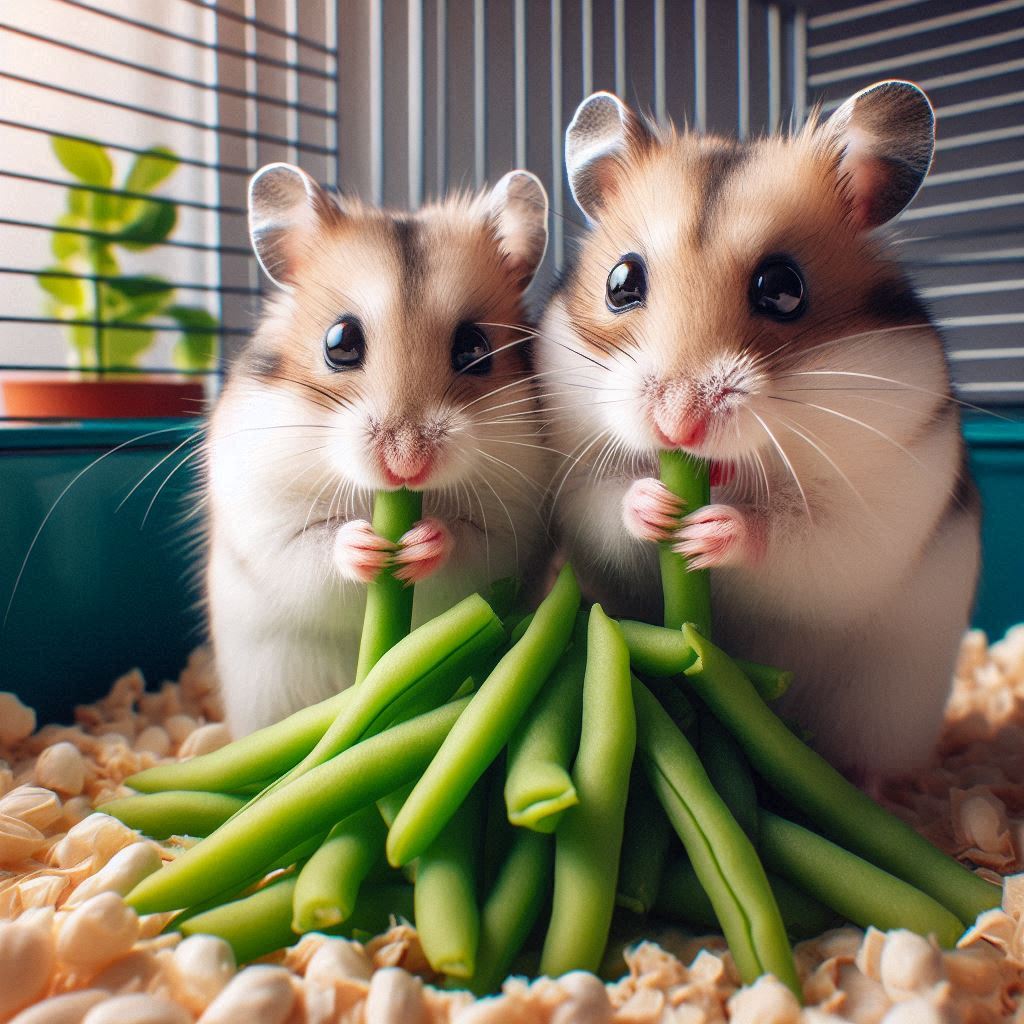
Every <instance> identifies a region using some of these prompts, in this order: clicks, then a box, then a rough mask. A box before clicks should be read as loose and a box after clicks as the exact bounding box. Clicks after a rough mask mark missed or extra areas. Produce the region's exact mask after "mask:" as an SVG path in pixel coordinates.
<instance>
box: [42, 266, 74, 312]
mask: <svg viewBox="0 0 1024 1024" xmlns="http://www.w3.org/2000/svg"><path fill="white" fill-rule="evenodd" d="M46 270H47V271H49V273H47V272H46V271H44V272H43V273H41V274H37V275H36V280H37V281H38V282H39V286H40V287H41V288H42V289H43V291H45V292H49V294H50V295H52V296H53V297H54V298H55V299H56V300H57V301H58V302H59V303H61V304H62V305H65V306H74V307H75V308H76V309H77V308H81V307H83V306H85V302H86V292H85V282H84V281H82V280H80V279H79V278H77V277H53V276H51V274H52V273H53V272H54V271H56V272H58V273H60V272H61V271H62V270H63V268H62V267H47V268H46Z"/></svg>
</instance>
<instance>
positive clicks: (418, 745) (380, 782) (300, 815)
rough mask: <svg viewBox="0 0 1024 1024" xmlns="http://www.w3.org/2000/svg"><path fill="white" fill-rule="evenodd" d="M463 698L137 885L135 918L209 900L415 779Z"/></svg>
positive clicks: (316, 773)
mask: <svg viewBox="0 0 1024 1024" xmlns="http://www.w3.org/2000/svg"><path fill="white" fill-rule="evenodd" d="M469 700H470V698H468V697H467V698H463V699H462V700H460V701H453V702H452V703H451V704H446V705H445V706H444V707H441V708H438V709H437V710H436V711H432V712H430V713H429V714H426V715H421V716H420V717H419V718H414V719H412V720H411V721H409V722H404V723H402V724H401V725H396V726H395V727H394V728H393V729H388V730H387V732H383V733H380V734H379V735H377V736H374V737H372V738H371V739H368V740H364V741H363V742H361V743H358V744H356V745H355V746H354V747H351V748H349V749H348V750H346V751H345V752H344V753H342V754H339V755H338V756H337V757H334V758H332V759H331V760H330V761H328V762H327V763H325V764H322V765H319V766H318V767H316V768H313V769H312V770H311V771H309V772H307V773H306V774H305V775H303V776H302V777H301V778H299V779H296V780H295V781H294V782H292V783H291V784H290V785H288V786H285V787H284V788H283V789H280V790H278V791H276V792H274V793H271V794H270V795H268V796H266V797H264V798H263V799H262V800H257V801H254V802H253V803H252V804H251V805H250V806H248V807H246V808H244V809H243V810H242V812H241V813H240V814H238V815H236V816H235V817H233V818H232V819H231V820H230V821H228V822H226V823H225V824H224V825H222V826H221V827H220V828H219V829H217V831H216V832H214V833H213V834H212V835H211V836H209V837H208V838H206V839H204V840H202V841H201V842H199V843H197V844H196V845H195V846H193V847H192V848H191V849H189V850H186V851H185V852H184V853H182V854H181V855H180V856H178V857H177V858H176V859H175V860H173V861H171V862H170V863H169V864H167V865H165V866H164V867H163V868H161V869H160V870H159V871H157V872H154V873H153V874H152V875H150V876H149V877H148V878H146V879H143V881H142V882H140V883H139V884H138V885H137V886H136V887H135V888H134V889H133V890H132V892H131V893H129V895H128V902H129V903H130V904H131V906H133V907H134V908H135V909H136V910H137V911H138V912H139V913H142V914H151V913H155V912H157V911H161V910H175V909H177V908H179V907H183V906H187V905H189V904H192V903H197V902H199V901H201V900H204V899H207V898H208V897H210V896H214V895H216V894H217V893H218V892H221V891H223V890H225V889H228V888H229V887H230V886H231V885H233V884H236V883H237V882H239V881H244V880H245V879H246V878H248V877H249V876H250V875H252V874H253V873H254V872H258V871H260V870H261V869H263V868H265V866H266V865H267V864H269V863H270V862H271V861H273V860H274V859H275V858H276V857H278V856H280V855H281V854H282V853H285V852H286V851H287V850H288V849H290V848H291V847H293V846H295V845H297V844H298V843H299V842H301V841H302V840H303V838H304V837H307V836H309V835H310V834H311V833H315V832H319V831H323V832H326V831H327V830H328V829H330V828H331V827H332V826H333V825H334V824H336V823H337V822H338V821H341V820H342V819H343V818H345V817H346V816H347V815H349V814H352V813H353V812H354V811H357V810H359V808H361V807H365V806H366V805H367V804H369V803H371V802H372V801H374V800H377V799H378V798H379V797H382V796H384V795H385V794H387V793H390V792H392V791H393V790H395V789H397V788H398V787H399V786H401V785H403V784H404V783H406V782H409V781H410V780H411V779H413V778H415V777H416V776H417V775H418V774H419V773H420V772H421V771H422V770H423V768H424V767H425V766H426V765H427V763H428V762H429V761H430V759H431V757H433V755H434V753H435V752H436V751H437V749H438V748H439V747H440V746H441V743H442V742H443V740H444V737H445V736H446V735H447V734H448V732H449V731H450V730H451V728H452V726H453V725H454V724H455V722H456V721H457V720H458V718H459V715H460V714H462V712H463V711H464V710H465V708H466V706H467V705H468V703H469Z"/></svg>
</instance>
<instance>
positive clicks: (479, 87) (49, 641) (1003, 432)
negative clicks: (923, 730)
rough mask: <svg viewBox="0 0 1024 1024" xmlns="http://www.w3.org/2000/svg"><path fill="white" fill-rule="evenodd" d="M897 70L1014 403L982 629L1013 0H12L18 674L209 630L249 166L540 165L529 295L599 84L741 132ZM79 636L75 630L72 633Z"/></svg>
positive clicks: (1020, 498)
mask: <svg viewBox="0 0 1024 1024" xmlns="http://www.w3.org/2000/svg"><path fill="white" fill-rule="evenodd" d="M886 77H898V78H908V79H911V80H913V81H915V82H917V83H918V84H919V85H921V87H922V88H924V89H925V90H926V91H927V93H928V95H929V96H930V98H931V100H932V102H933V104H934V106H935V108H936V113H937V118H938V144H937V153H936V160H935V164H934V167H933V169H932V173H931V174H930V176H929V177H928V179H927V181H926V183H925V186H924V188H923V189H922V191H921V193H920V194H919V196H918V197H917V199H916V200H915V202H914V203H913V205H912V206H911V207H910V209H909V210H908V211H906V212H905V213H904V214H903V216H902V218H901V219H900V221H899V223H898V224H897V227H896V230H897V235H898V237H899V239H900V245H901V247H902V251H903V253H904V256H905V259H906V261H907V264H908V266H909V267H910V269H911V271H912V272H913V274H914V276H915V278H916V280H917V281H918V283H919V285H920V286H921V289H922V293H923V295H924V296H925V298H926V299H927V300H928V301H929V303H930V305H931V306H932V308H933V310H934V312H935V315H936V317H937V318H938V320H939V322H940V324H941V326H942V329H943V332H944V335H945V338H946V341H947V346H948V351H949V356H950V359H951V361H952V365H953V372H954V375H955V379H956V386H957V394H958V396H959V397H960V398H961V399H962V400H963V401H965V402H968V403H970V404H971V405H976V406H979V407H983V408H984V409H985V410H987V411H988V412H989V413H995V414H996V415H995V416H992V415H981V414H977V415H976V416H975V415H973V414H972V415H971V416H969V422H968V424H967V438H968V442H969V444H970V446H971V451H972V458H973V460H974V466H975V472H976V474H977V475H978V477H979V481H980V482H981V484H982V489H983V493H984V496H985V500H986V537H985V543H986V569H985V577H984V581H983V588H982V594H981V599H980V602H979V611H978V621H979V622H980V623H981V624H983V625H985V626H987V627H988V628H990V629H992V630H993V631H997V632H998V631H1000V630H1001V629H1003V628H1005V626H1006V625H1008V624H1009V623H1011V622H1015V621H1018V620H1019V619H1024V599H1022V596H1021V588H1020V585H1019V580H1020V579H1021V578H1022V576H1024V550H1022V548H1024V545H1022V544H1021V540H1020V535H1019V528H1018V518H1019V509H1020V507H1021V505H1022V504H1024V434H1022V429H1021V423H1020V413H1019V406H1020V404H1021V403H1022V402H1024V143H1022V137H1024V0H994V2H987V3H979V2H974V0H967V2H965V0H958V2H954V0H877V2H873V3H866V4H852V3H848V2H833V0H828V2H807V3H804V4H799V3H796V4H790V3H762V2H759V0H336V2H327V0H219V2H214V0H209V2H207V0H32V2H25V0H22V2H17V0H7V2H6V3H4V4H3V5H2V6H0V239H2V241H0V503H2V507H3V508H4V515H5V523H4V530H3V532H2V536H0V611H2V609H3V607H4V606H5V605H8V603H9V607H8V609H7V613H6V622H5V625H4V627H3V629H2V630H0V682H3V683H4V684H5V685H8V686H9V685H10V684H8V683H7V680H5V679H4V675H3V673H4V672H5V670H6V672H7V675H8V678H10V679H14V680H15V682H17V683H18V684H19V685H22V686H25V687H30V688H34V689H35V690H39V689H40V688H43V689H46V688H50V689H53V688H54V687H57V686H58V684H57V683H56V682H54V680H55V679H58V678H59V679H62V680H68V679H70V680H72V683H71V684H70V686H71V689H74V687H75V686H78V685H89V686H99V685H100V681H102V683H103V685H104V686H105V685H106V683H109V679H110V678H111V677H112V675H111V674H112V673H114V672H115V671H120V670H121V669H123V668H125V667H127V666H128V665H130V664H134V663H135V662H137V661H140V660H141V661H142V662H143V663H144V664H145V665H146V667H147V669H148V670H149V671H150V672H151V673H154V672H155V673H165V672H172V671H176V668H175V666H177V665H180V661H181V659H182V657H183V653H184V651H186V650H187V649H188V647H189V646H190V645H191V644H194V643H195V642H196V640H197V639H198V638H199V637H200V636H201V630H200V628H199V625H198V623H199V621H200V618H199V614H198V612H197V611H196V610H195V608H194V607H193V606H192V605H191V603H190V602H191V601H192V598H193V597H194V594H195V591H194V589H189V587H187V586H185V585H184V584H183V582H182V580H183V579H184V578H186V577H187V573H188V566H189V558H190V556H189V553H188V552H189V548H188V543H187V537H188V530H187V529H185V528H183V527H182V525H181V522H182V509H183V508H185V509H186V510H188V509H192V508H193V507H194V506H195V498H194V494H193V491H192V490H190V487H189V483H190V480H191V479H192V478H191V477H190V473H191V472H192V471H193V470H194V468H195V466H196V464H197V462H198V461H199V460H198V459H197V458H189V457H190V456H193V455H194V454H195V452H194V448H195V438H196V436H197V435H195V434H194V420H193V423H192V425H190V424H189V422H188V420H187V419H184V420H183V419H182V418H181V417H189V416H194V415H195V414H198V413H201V412H202V411H203V408H204V404H205V402H207V401H208V400H209V399H210V398H211V397H212V396H214V395H215V394H216V389H217V384H218V381H219V379H220V375H221V373H222V372H223V369H224V368H225V366H226V365H227V364H229V363H230V360H231V358H232V356H233V354H234V353H235V352H237V351H238V349H239V347H240V346H241V345H242V344H243V343H244V340H245V338H246V336H247V334H248V332H249V330H250V328H251V326H252V323H253V319H254V316H255V313H256V310H257V309H258V304H259V296H260V290H261V288H263V287H264V282H263V281H262V280H261V278H260V275H259V274H258V273H257V269H258V268H257V266H256V262H255V260H254V259H252V257H251V255H250V250H249V244H248V237H247V233H246V220H245V209H244V207H245V187H246V182H247V178H248V176H249V175H250V174H251V173H252V171H253V170H255V169H256V168H257V167H259V166H260V165H261V164H264V163H266V162H269V161H274V160H287V161H290V162H293V163H298V164H300V165H301V166H302V167H304V168H305V169H306V170H307V171H309V172H310V173H311V174H313V175H314V176H315V177H316V178H318V179H319V180H320V181H322V182H323V183H325V184H326V185H328V186H331V187H336V188H340V189H342V190H344V191H350V192H355V193H358V194H359V195H361V196H362V197H364V198H365V199H368V200H371V201H373V202H378V203H386V204H388V205H392V206H398V207H415V206H417V205H418V204H419V203H421V202H422V201H423V200H424V199H426V198H429V197H431V196H434V195H437V194H439V193H442V192H444V191H446V190H447V189H449V188H453V187H457V188H477V187H480V186H482V185H483V183H484V182H485V181H488V180H490V181H493V180H496V179H497V178H498V177H500V176H501V175H502V174H503V173H504V172H505V171H507V170H508V169H510V168H512V167H515V166H525V167H529V168H530V169H531V170H533V171H534V172H536V173H537V174H538V175H539V176H540V177H541V178H542V179H543V180H544V182H545V184H546V186H547V188H548V189H549V192H550V194H551V196H552V213H553V216H552V222H551V230H552V244H551V246H550V247H549V250H548V255H547V258H546V261H545V267H544V269H543V271H542V273H541V274H540V275H539V278H538V283H537V284H536V285H535V287H534V292H533V294H534V298H535V300H538V301H540V300H542V298H543V294H544V289H545V286H546V285H547V283H548V282H550V280H551V277H552V275H553V273H554V272H555V270H556V269H557V268H558V266H559V265H560V264H561V262H562V261H563V259H564V258H565V256H566V254H567V253H568V252H569V251H570V250H571V246H572V244H573V238H574V236H575V235H576V234H577V232H578V231H579V230H580V217H579V214H578V212H577V211H576V209H575V206H574V205H573V203H572V201H571V197H570V196H569V193H568V189H567V188H566V186H565V182H564V174H563V170H562V166H561V154H562V145H563V133H564V130H565V126H566V125H567V124H568V122H569V120H570V118H571V117H572V113H573V111H574V110H575V108H576V106H577V104H578V103H579V101H580V99H582V98H583V97H584V96H585V95H587V94H588V93H589V92H591V91H593V90H594V89H610V90H612V91H614V92H616V93H618V94H619V95H620V96H622V97H623V98H624V99H626V100H627V101H628V102H630V103H631V104H633V105H634V106H636V107H638V108H642V109H644V110H647V111H649V112H651V113H652V114H653V115H654V116H656V117H657V118H659V119H665V118H672V119H674V120H675V121H677V122H681V121H683V120H686V121H687V122H689V123H690V124H691V125H693V126H695V127H697V128H700V129H707V130H712V131H718V132H723V133H729V134H738V135H739V136H740V137H746V136H750V135H754V134H759V133H762V132H765V131H773V130H775V129H778V128H780V127H786V126H788V125H790V124H796V125H799V124H800V123H801V122H802V120H803V119H804V118H805V116H806V114H807V111H808V110H809V109H810V108H811V107H812V106H813V105H814V104H817V103H821V104H822V105H823V108H824V110H825V111H826V112H828V111H830V110H831V109H834V107H835V106H836V105H838V103H840V102H841V101H842V100H843V99H844V98H845V97H846V96H848V95H850V94H851V93H853V92H855V91H857V90H858V89H861V88H863V87H864V86H866V85H869V84H871V83H872V82H875V81H877V80H879V79H882V78H886ZM154 417H160V418H159V420H158V419H155V418H154ZM95 460H100V461H99V462H98V463H97V465H95V466H94V467H93V468H91V469H88V470H87V467H88V466H90V465H91V464H92V463H93V462H94V461H95ZM182 460H185V461H182ZM179 464H180V466H181V471H180V472H177V467H178V466H179ZM157 466H159V470H157V469H156V468H155V467H157ZM150 470H153V472H152V473H150ZM172 470H174V471H175V473H176V475H169V474H170V473H171V471H172ZM147 474H148V475H147ZM72 481H74V486H73V487H70V489H69V485H70V484H71V482H72ZM140 481H141V482H140ZM136 484H139V486H138V487H136V486H135V485H136ZM132 488H135V489H134V490H133V489H132ZM66 489H67V494H66V496H65V497H64V498H62V499H61V501H60V503H59V505H58V506H57V508H56V510H55V511H53V512H51V511H50V510H51V506H53V503H54V499H55V498H57V497H58V496H59V495H61V494H62V493H63V492H64V491H65V490H66ZM122 501H123V502H124V504H123V505H122V504H121V503H122ZM143 524H145V529H142V528H141V527H142V525H143ZM37 535H38V537H37ZM33 544H34V547H32V546H33ZM30 547H32V553H31V557H26V552H27V551H28V550H29V548H30ZM15 581H17V592H16V593H14V591H15V586H14V584H15ZM12 593H14V597H13V598H11V597H10V595H11V594H12ZM69 628H70V629H71V631H72V633H73V635H74V637H75V638H76V643H75V646H76V647H77V648H78V649H77V650H74V651H73V652H69V651H68V650H66V649H65V646H63V645H61V644H60V643H55V637H57V636H59V635H61V634H66V633H67V631H68V629H69ZM86 636H88V637H89V642H88V643H84V644H83V643H82V642H81V640H82V638H83V637H86ZM83 648H84V649H83ZM55 649H56V650H55ZM75 681H78V682H75ZM60 685H64V684H63V683H62V684H60ZM58 688H59V687H58ZM65 688H67V687H65ZM61 699H65V698H63V697H61V698H59V699H58V698H57V697H55V698H54V700H55V701H56V703H55V704H54V707H59V706H60V700H61ZM65 702H66V701H65Z"/></svg>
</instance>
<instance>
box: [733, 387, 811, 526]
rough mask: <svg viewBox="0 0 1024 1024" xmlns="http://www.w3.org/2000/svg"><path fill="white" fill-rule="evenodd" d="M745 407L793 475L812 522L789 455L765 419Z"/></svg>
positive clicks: (809, 508) (809, 520)
mask: <svg viewBox="0 0 1024 1024" xmlns="http://www.w3.org/2000/svg"><path fill="white" fill-rule="evenodd" d="M745 408H746V410H747V412H749V413H750V415H751V416H753V417H754V419H755V420H757V422H758V423H760V424H761V427H762V429H763V430H764V432H765V433H766V434H767V435H768V437H769V438H770V439H771V442H772V444H773V445H774V446H775V448H776V450H777V451H778V453H779V455H780V457H781V458H782V461H783V462H784V463H785V464H786V468H787V469H788V470H789V472H790V475H791V476H792V477H793V483H795V484H796V488H797V490H798V491H799V492H800V497H801V498H802V499H803V503H804V509H805V510H806V511H807V520H808V522H810V523H812V524H813V523H814V516H813V515H812V514H811V506H810V505H809V504H808V501H807V495H806V493H805V492H804V488H803V484H801V483H800V477H799V476H797V472H796V470H795V469H794V468H793V463H792V462H790V461H789V456H788V455H787V454H786V450H785V449H784V448H783V447H782V445H781V444H780V443H779V441H778V438H776V436H775V435H774V434H773V433H772V431H771V428H770V427H769V426H768V424H767V423H765V421H764V420H763V419H762V418H761V417H760V416H758V414H757V413H756V412H754V410H753V409H751V407H750V406H749V405H747V406H745Z"/></svg>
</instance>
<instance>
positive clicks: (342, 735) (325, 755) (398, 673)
mask: <svg viewBox="0 0 1024 1024" xmlns="http://www.w3.org/2000/svg"><path fill="white" fill-rule="evenodd" d="M504 639H505V631H504V630H503V629H502V628H501V622H500V620H499V619H498V617H497V616H496V615H495V614H494V612H493V611H491V608H490V605H488V604H487V602H486V601H485V600H484V599H483V598H482V597H480V595H479V594H471V595H470V596H469V597H467V598H465V599H464V600H462V601H460V602H459V603H458V604H457V605H455V607H454V608H449V609H448V611H446V612H442V613H441V614H440V615H438V616H437V618H435V619H431V620H430V622H426V623H424V624H423V625H422V626H420V627H419V628H418V629H415V630H413V631H412V632H411V633H410V634H409V635H408V636H406V637H403V638H402V639H401V640H399V642H398V643H397V644H395V646H394V647H392V648H391V649H390V650H389V651H387V653H385V654H384V656H383V657H382V658H381V659H380V660H379V661H378V662H377V663H376V664H375V665H374V666H373V668H372V669H371V671H370V674H369V675H368V676H367V677H366V678H365V679H364V680H363V682H362V683H361V684H360V685H359V686H357V687H354V688H353V693H352V699H351V701H349V703H348V704H347V705H346V706H345V709H344V712H343V713H342V714H341V715H339V716H338V717H337V718H336V719H335V721H334V722H333V723H332V724H331V726H330V728H329V729H328V730H327V732H325V733H324V735H323V736H322V737H321V739H320V741H319V743H317V745H316V746H315V747H314V748H313V749H312V750H311V751H310V752H309V753H308V754H307V755H306V757H304V758H303V759H302V761H300V762H299V764H297V765H296V766H295V767H294V768H293V769H292V770H291V771H290V772H289V773H288V774H287V775H285V776H284V777H282V778H281V779H279V780H278V781H277V782H276V783H274V784H273V786H271V787H270V790H269V791H268V792H272V791H274V790H277V789H280V788H281V787H282V786H285V785H288V784H289V783H290V782H292V781H294V780H295V779H297V778H299V777H300V776H301V775H302V774H304V773H305V772H307V771H309V770H310V769H311V768H313V767H315V766H316V765H318V764H323V763H324V761H326V760H328V759H329V758H331V757H334V756H335V755H336V754H340V753H341V752H342V751H343V750H347V749H348V748H349V747H350V746H352V744H353V743H355V742H356V741H357V740H359V739H360V738H361V737H365V736H366V733H367V730H368V729H369V728H370V727H371V726H372V724H373V722H374V720H375V719H377V718H378V717H379V716H381V715H382V714H383V713H384V712H385V711H386V710H387V709H388V708H389V707H390V706H392V705H393V704H395V703H396V702H398V701H402V700H405V699H406V698H407V695H408V693H409V691H410V689H413V688H415V687H416V686H417V685H418V684H422V685H424V686H426V688H427V691H428V692H431V691H432V690H435V689H436V687H438V686H446V685H451V687H452V689H454V688H456V687H457V686H459V685H460V684H461V683H462V681H463V680H464V679H465V678H466V676H467V674H468V671H469V668H470V666H472V665H475V664H477V663H478V661H479V659H480V657H482V656H486V655H487V654H489V653H490V652H491V651H493V650H496V649H497V647H498V645H499V644H500V643H501V642H502V641H503V640H504ZM261 799H262V797H261Z"/></svg>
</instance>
